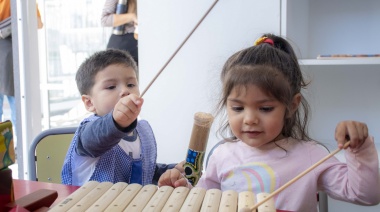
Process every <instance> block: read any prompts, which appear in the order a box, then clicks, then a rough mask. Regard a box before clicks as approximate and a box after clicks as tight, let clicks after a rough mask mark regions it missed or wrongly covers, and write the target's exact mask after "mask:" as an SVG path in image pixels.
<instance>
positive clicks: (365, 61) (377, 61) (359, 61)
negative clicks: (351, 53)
mask: <svg viewBox="0 0 380 212" xmlns="http://www.w3.org/2000/svg"><path fill="white" fill-rule="evenodd" d="M298 61H299V64H300V65H311V66H312V65H380V58H345V59H300V60H298Z"/></svg>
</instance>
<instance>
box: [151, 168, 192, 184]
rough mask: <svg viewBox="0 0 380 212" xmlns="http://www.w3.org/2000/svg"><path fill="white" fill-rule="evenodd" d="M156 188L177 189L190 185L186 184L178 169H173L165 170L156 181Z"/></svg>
mask: <svg viewBox="0 0 380 212" xmlns="http://www.w3.org/2000/svg"><path fill="white" fill-rule="evenodd" d="M158 186H159V187H161V186H171V187H174V188H177V187H180V186H183V187H188V186H191V185H190V184H188V182H187V179H186V178H185V176H183V175H182V174H181V172H180V171H179V170H178V169H176V168H174V169H168V170H166V172H165V173H163V174H162V175H161V177H160V179H159V180H158Z"/></svg>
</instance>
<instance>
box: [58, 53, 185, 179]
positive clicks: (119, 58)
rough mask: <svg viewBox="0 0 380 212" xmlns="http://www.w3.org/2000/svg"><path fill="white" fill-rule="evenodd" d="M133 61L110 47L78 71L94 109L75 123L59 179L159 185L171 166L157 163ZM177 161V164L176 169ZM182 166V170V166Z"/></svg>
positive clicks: (85, 96)
mask: <svg viewBox="0 0 380 212" xmlns="http://www.w3.org/2000/svg"><path fill="white" fill-rule="evenodd" d="M136 73H137V65H136V63H135V62H134V60H133V58H132V57H131V56H130V54H129V53H127V52H124V51H121V50H116V49H108V50H105V51H100V52H97V53H95V54H94V55H92V56H91V57H89V58H88V59H86V60H85V61H84V62H83V63H82V65H81V66H80V67H79V69H78V72H77V74H76V83H77V86H78V90H79V92H80V94H81V96H82V101H83V103H84V106H85V107H86V109H87V110H88V111H89V112H92V113H94V114H93V115H91V116H90V117H88V118H86V119H84V120H83V121H82V122H81V123H80V126H79V127H78V129H77V131H76V133H75V135H74V138H73V141H72V143H71V144H70V147H69V149H68V152H67V155H66V158H65V161H64V164H63V168H62V175H61V177H62V183H63V184H69V185H77V186H82V185H83V184H84V183H85V182H87V181H90V180H95V181H99V182H104V181H108V182H112V183H117V182H127V183H139V184H142V185H146V184H152V183H155V184H156V183H157V181H158V178H159V177H160V175H161V174H162V173H163V172H165V171H166V169H168V168H173V167H174V166H175V164H170V165H164V164H157V163H156V158H157V145H156V141H155V138H154V134H153V131H152V129H151V127H150V125H149V123H148V122H147V121H145V120H137V117H138V115H139V113H140V111H141V106H142V104H143V99H142V98H140V97H139V96H140V91H139V88H138V80H137V76H136ZM180 167H181V166H180V165H178V166H177V167H176V168H180ZM180 169H181V168H180Z"/></svg>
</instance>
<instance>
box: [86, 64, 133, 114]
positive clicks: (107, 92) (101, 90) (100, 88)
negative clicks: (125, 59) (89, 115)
mask: <svg viewBox="0 0 380 212" xmlns="http://www.w3.org/2000/svg"><path fill="white" fill-rule="evenodd" d="M131 93H132V94H135V95H137V96H139V95H140V91H139V88H138V82H137V77H136V73H135V71H134V70H133V68H131V67H126V66H125V65H120V64H113V65H109V66H107V67H106V68H105V69H103V70H101V71H99V72H98V73H97V74H96V76H95V83H94V86H93V88H92V90H91V94H90V95H82V101H83V102H84V104H85V106H86V109H87V110H88V111H90V112H93V113H95V114H97V115H99V116H104V115H106V114H107V113H109V112H111V111H112V110H113V109H114V107H115V105H116V103H117V102H118V101H119V100H120V99H121V98H122V97H124V96H127V95H129V94H131Z"/></svg>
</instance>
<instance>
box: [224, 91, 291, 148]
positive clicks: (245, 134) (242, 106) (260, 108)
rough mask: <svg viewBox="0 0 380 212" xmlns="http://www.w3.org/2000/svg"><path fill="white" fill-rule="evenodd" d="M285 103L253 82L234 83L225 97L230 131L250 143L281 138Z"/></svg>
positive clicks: (254, 143)
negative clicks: (242, 84)
mask: <svg viewBox="0 0 380 212" xmlns="http://www.w3.org/2000/svg"><path fill="white" fill-rule="evenodd" d="M285 112H286V107H285V105H284V104H282V103H281V102H279V101H278V100H276V99H274V98H273V97H271V96H268V95H267V94H265V93H264V92H262V90H261V89H260V88H259V87H257V86H255V85H249V86H247V87H244V86H237V87H235V88H233V89H232V91H231V93H230V95H229V96H228V97H227V115H228V120H229V125H230V127H231V130H232V132H233V134H234V135H235V136H236V137H237V138H238V139H240V140H241V141H243V142H244V143H246V144H247V145H249V146H252V147H260V146H262V145H264V144H266V143H269V142H271V141H275V140H279V139H282V138H283V136H282V135H281V131H282V128H283V126H284V119H285Z"/></svg>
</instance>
